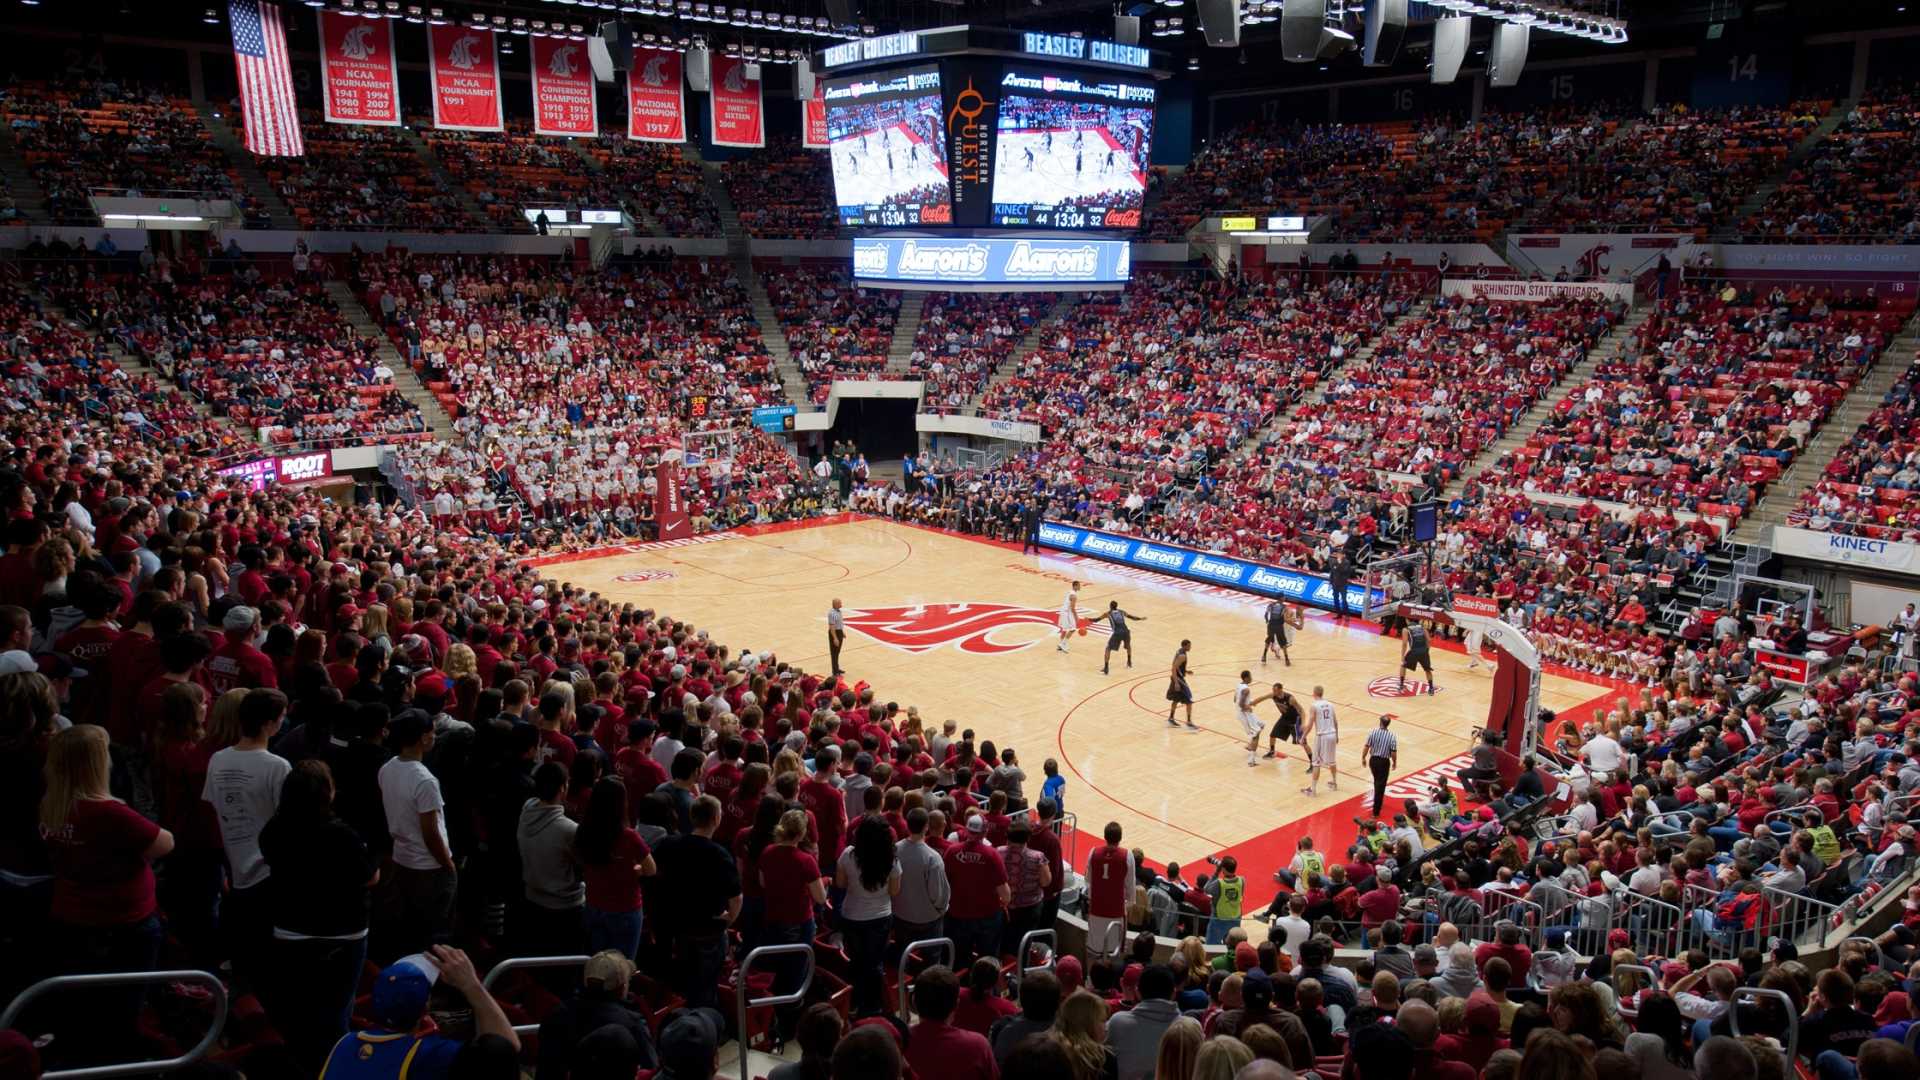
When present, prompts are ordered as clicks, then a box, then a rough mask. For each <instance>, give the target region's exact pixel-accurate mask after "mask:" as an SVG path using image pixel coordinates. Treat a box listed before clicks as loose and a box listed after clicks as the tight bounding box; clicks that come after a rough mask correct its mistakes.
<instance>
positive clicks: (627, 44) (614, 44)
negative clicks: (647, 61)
mask: <svg viewBox="0 0 1920 1080" xmlns="http://www.w3.org/2000/svg"><path fill="white" fill-rule="evenodd" d="M587 59H588V60H589V61H590V62H591V63H592V64H593V77H594V78H596V79H598V80H600V81H601V82H606V83H610V82H612V81H613V80H614V78H615V76H616V75H618V74H619V73H620V72H622V71H630V70H632V68H633V28H632V27H631V26H628V25H626V24H625V23H617V22H606V23H601V24H600V29H599V31H597V32H596V33H595V34H594V35H593V36H592V37H590V38H588V39H587Z"/></svg>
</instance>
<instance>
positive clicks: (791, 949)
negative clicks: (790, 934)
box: [733, 942, 819, 1077]
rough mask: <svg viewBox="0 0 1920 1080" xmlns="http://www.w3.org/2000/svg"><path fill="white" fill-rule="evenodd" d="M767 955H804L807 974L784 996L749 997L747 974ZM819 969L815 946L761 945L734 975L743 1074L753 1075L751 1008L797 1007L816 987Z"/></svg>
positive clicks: (734, 996) (741, 963)
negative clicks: (749, 1062) (750, 1069)
mask: <svg viewBox="0 0 1920 1080" xmlns="http://www.w3.org/2000/svg"><path fill="white" fill-rule="evenodd" d="M767 956H802V957H805V958H806V961H807V963H806V972H805V974H803V975H802V976H801V977H800V986H799V987H798V988H797V989H795V990H792V991H789V992H787V993H785V994H770V995H768V996H767V997H757V998H750V997H748V996H747V995H748V990H747V975H748V973H749V972H751V971H752V970H753V962H754V961H755V960H758V959H760V958H761V957H767ZM818 966H819V960H818V959H817V958H816V957H815V956H814V955H813V946H812V945H810V944H808V943H806V942H801V943H798V944H794V945H762V946H760V947H759V948H757V949H755V950H753V951H752V952H750V953H748V954H747V955H746V958H745V959H743V960H741V961H740V966H739V968H738V969H736V970H735V971H734V973H733V983H734V986H733V1001H734V1009H735V1016H736V1018H737V1019H738V1020H739V1024H740V1026H739V1027H738V1028H736V1029H735V1033H736V1034H737V1035H738V1036H739V1038H740V1075H741V1076H743V1077H744V1076H748V1075H750V1074H749V1073H748V1071H747V1052H748V1043H749V1042H750V1041H751V1040H750V1039H749V1036H748V1028H747V1012H748V1011H749V1010H751V1009H764V1008H768V1007H773V1006H780V1005H798V1004H799V1003H801V1002H802V1001H805V1000H806V999H807V989H808V988H809V987H811V986H812V985H813V974H814V971H815V969H816V968H817V967H818Z"/></svg>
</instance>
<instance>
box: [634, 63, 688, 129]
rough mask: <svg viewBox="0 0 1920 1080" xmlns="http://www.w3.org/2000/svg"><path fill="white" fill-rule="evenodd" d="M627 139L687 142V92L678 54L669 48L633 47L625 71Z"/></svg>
mask: <svg viewBox="0 0 1920 1080" xmlns="http://www.w3.org/2000/svg"><path fill="white" fill-rule="evenodd" d="M627 138H629V139H635V140H638V141H640V142H668V143H683V142H686V141H687V92H686V80H685V79H684V78H683V77H682V71H681V57H680V54H679V53H677V52H674V51H673V50H671V49H635V50H633V68H632V70H630V71H628V72H627Z"/></svg>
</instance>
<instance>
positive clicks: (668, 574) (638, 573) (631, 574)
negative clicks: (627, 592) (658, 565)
mask: <svg viewBox="0 0 1920 1080" xmlns="http://www.w3.org/2000/svg"><path fill="white" fill-rule="evenodd" d="M676 576H677V575H675V574H674V572H673V571H671V570H631V571H628V572H627V573H624V574H621V575H620V576H618V577H616V578H614V579H613V580H615V581H624V582H628V583H632V582H636V581H672V580H673V579H674V578H675V577H676Z"/></svg>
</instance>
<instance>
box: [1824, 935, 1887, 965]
mask: <svg viewBox="0 0 1920 1080" xmlns="http://www.w3.org/2000/svg"><path fill="white" fill-rule="evenodd" d="M1856 941H1861V942H1865V943H1866V946H1867V948H1869V949H1872V950H1873V966H1874V967H1876V968H1879V969H1880V970H1882V971H1885V970H1887V954H1886V953H1885V952H1884V951H1882V950H1881V948H1880V943H1879V942H1878V941H1875V940H1874V939H1873V938H1870V937H1867V936H1866V935H1865V934H1854V935H1852V936H1850V937H1843V938H1841V939H1840V944H1839V945H1838V946H1836V949H1835V952H1836V955H1837V953H1838V950H1839V949H1844V948H1846V947H1847V946H1848V945H1850V944H1852V943H1853V942H1856Z"/></svg>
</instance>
